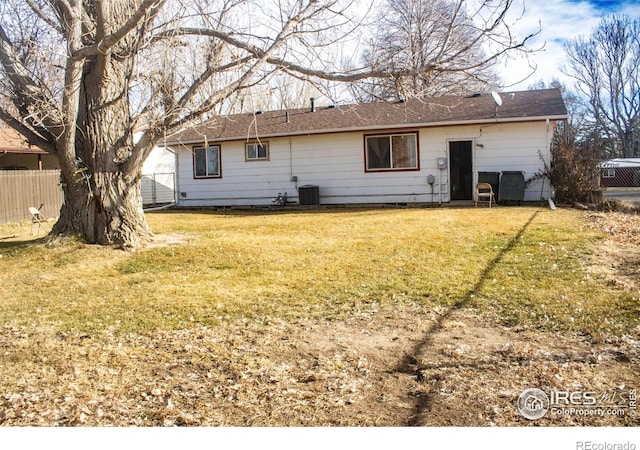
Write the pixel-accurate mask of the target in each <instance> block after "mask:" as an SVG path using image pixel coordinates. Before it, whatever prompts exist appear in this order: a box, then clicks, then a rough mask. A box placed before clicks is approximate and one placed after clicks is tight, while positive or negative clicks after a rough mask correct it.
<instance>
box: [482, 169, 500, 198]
mask: <svg viewBox="0 0 640 450" xmlns="http://www.w3.org/2000/svg"><path fill="white" fill-rule="evenodd" d="M478 183H489V184H490V185H491V189H492V190H493V193H494V194H495V195H496V199H497V198H498V193H499V192H500V172H478Z"/></svg>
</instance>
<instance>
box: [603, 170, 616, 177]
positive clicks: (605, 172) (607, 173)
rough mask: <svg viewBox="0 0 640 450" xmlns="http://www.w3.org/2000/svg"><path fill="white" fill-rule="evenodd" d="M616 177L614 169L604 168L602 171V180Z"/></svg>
mask: <svg viewBox="0 0 640 450" xmlns="http://www.w3.org/2000/svg"><path fill="white" fill-rule="evenodd" d="M615 177H616V169H613V168H606V169H602V178H615Z"/></svg>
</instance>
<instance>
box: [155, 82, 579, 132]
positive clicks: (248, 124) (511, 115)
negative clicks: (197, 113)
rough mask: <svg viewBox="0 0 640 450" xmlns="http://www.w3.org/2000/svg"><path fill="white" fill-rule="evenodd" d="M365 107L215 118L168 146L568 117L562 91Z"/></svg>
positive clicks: (516, 93)
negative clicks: (498, 104)
mask: <svg viewBox="0 0 640 450" xmlns="http://www.w3.org/2000/svg"><path fill="white" fill-rule="evenodd" d="M500 96H501V99H502V105H501V106H498V107H497V106H496V102H495V101H494V99H493V98H492V95H491V94H476V95H472V96H467V97H458V96H443V97H432V98H423V99H417V98H416V99H410V100H407V101H406V102H401V103H384V102H376V103H360V104H353V105H344V106H329V107H327V106H324V107H316V108H315V110H312V109H311V108H310V107H309V108H305V109H289V110H280V111H265V112H257V113H250V114H235V115H230V116H220V117H215V118H213V119H211V120H209V121H207V122H204V123H202V124H199V125H195V126H192V127H190V128H187V129H185V130H183V131H181V132H178V133H175V134H173V135H171V136H168V137H167V140H166V142H167V144H169V145H171V144H181V143H182V144H189V143H199V142H203V141H204V139H205V137H206V139H207V140H208V141H210V142H211V141H218V142H219V141H230V140H239V139H240V140H243V139H255V138H256V137H259V138H268V137H283V136H298V135H307V134H321V133H335V132H345V131H366V130H376V129H393V128H398V129H400V128H412V127H425V126H443V125H464V124H478V123H495V122H514V121H532V120H544V119H551V120H560V119H566V117H567V109H566V107H565V104H564V101H563V100H562V95H561V93H560V90H559V89H540V90H530V91H519V92H506V93H502V94H500Z"/></svg>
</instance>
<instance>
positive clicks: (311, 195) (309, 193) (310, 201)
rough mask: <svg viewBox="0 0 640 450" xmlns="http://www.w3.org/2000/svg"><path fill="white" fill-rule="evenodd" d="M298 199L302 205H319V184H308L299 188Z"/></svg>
mask: <svg viewBox="0 0 640 450" xmlns="http://www.w3.org/2000/svg"><path fill="white" fill-rule="evenodd" d="M298 201H299V203H300V204H301V205H307V206H309V205H319V204H320V189H319V188H318V186H313V185H310V184H307V185H305V186H300V187H299V188H298Z"/></svg>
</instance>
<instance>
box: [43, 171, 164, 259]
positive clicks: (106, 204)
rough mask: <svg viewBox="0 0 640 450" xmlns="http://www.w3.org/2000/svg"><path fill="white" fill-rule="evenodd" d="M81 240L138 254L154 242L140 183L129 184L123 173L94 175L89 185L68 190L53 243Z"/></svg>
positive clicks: (85, 184)
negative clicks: (143, 203)
mask: <svg viewBox="0 0 640 450" xmlns="http://www.w3.org/2000/svg"><path fill="white" fill-rule="evenodd" d="M73 237H75V238H79V239H81V240H82V241H84V242H86V243H88V244H98V245H106V246H113V247H117V248H120V249H123V250H128V251H135V250H136V249H139V248H141V247H143V246H144V245H146V244H147V243H148V242H150V241H151V239H152V237H153V232H152V231H151V228H150V227H149V225H148V223H147V220H146V218H145V216H144V212H143V210H142V195H141V193H140V185H139V182H138V181H135V182H133V183H126V182H125V180H124V179H123V177H122V176H120V174H116V173H111V174H105V173H103V174H94V175H93V179H92V180H91V185H90V184H89V183H75V185H74V188H73V189H65V201H64V204H63V205H62V208H61V209H60V217H59V219H58V221H57V222H56V224H55V225H54V226H53V229H52V231H51V233H50V237H49V242H50V243H55V242H61V241H63V240H65V239H66V238H73Z"/></svg>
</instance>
